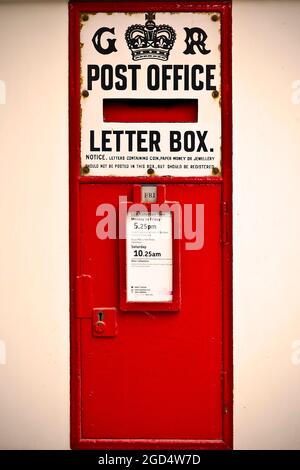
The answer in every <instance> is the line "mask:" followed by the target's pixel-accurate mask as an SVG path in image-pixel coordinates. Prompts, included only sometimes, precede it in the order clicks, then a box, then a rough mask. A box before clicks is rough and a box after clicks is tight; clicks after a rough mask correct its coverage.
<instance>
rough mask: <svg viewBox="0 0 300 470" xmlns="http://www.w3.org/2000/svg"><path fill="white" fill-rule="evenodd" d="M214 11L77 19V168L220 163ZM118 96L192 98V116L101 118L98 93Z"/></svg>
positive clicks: (164, 169)
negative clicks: (194, 111)
mask: <svg viewBox="0 0 300 470" xmlns="http://www.w3.org/2000/svg"><path fill="white" fill-rule="evenodd" d="M213 15H214V14H213V13H204V12H195V13H190V12H178V13H177V12H176V13H167V12H157V13H156V14H155V16H154V17H153V15H151V14H150V16H149V14H147V13H146V12H145V13H130V14H128V13H120V12H116V13H112V14H107V13H96V14H89V15H88V20H87V21H83V19H82V20H81V36H80V41H81V91H82V92H83V95H85V96H81V108H82V121H81V166H82V167H85V171H84V172H83V174H88V175H89V176H96V175H98V176H110V175H111V176H147V175H148V174H149V172H148V173H147V171H148V170H149V169H150V172H152V173H153V172H154V173H155V174H156V175H159V176H166V175H171V176H187V177H188V176H213V175H214V174H217V172H216V171H215V170H214V167H215V168H218V169H219V170H221V107H220V74H221V65H220V61H221V59H220V18H218V20H217V21H213V20H212V17H213ZM214 18H216V15H215V16H214ZM86 92H88V96H87V93H86ZM217 92H218V93H219V94H218V93H217ZM124 98H126V99H139V100H141V99H150V100H153V99H155V100H157V99H158V100H160V99H181V100H184V99H189V100H190V99H194V100H197V108H196V109H197V114H196V116H197V117H196V121H197V122H158V123H157V122H142V123H141V122H118V120H117V119H116V122H105V121H104V117H103V100H105V99H116V100H119V99H124ZM124 120H125V121H126V117H125V119H124V116H122V121H124ZM139 131H140V132H139ZM141 131H142V132H141ZM87 167H88V170H87Z"/></svg>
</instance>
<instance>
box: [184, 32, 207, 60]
mask: <svg viewBox="0 0 300 470" xmlns="http://www.w3.org/2000/svg"><path fill="white" fill-rule="evenodd" d="M184 29H185V32H186V38H185V43H186V49H185V51H183V53H184V54H196V52H195V50H194V47H197V49H198V50H199V52H201V54H209V53H210V50H209V51H208V50H207V49H205V47H206V45H205V41H206V39H207V34H206V32H205V31H204V30H203V29H201V28H184Z"/></svg>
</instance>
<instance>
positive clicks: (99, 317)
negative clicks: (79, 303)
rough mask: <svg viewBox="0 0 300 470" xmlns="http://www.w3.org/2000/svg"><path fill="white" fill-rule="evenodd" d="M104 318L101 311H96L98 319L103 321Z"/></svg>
mask: <svg viewBox="0 0 300 470" xmlns="http://www.w3.org/2000/svg"><path fill="white" fill-rule="evenodd" d="M103 319H104V313H103V312H98V320H99V321H103Z"/></svg>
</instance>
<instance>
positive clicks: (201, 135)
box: [197, 131, 207, 152]
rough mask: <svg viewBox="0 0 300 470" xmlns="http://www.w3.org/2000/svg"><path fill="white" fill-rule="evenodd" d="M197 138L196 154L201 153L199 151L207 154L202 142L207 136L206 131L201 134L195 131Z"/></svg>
mask: <svg viewBox="0 0 300 470" xmlns="http://www.w3.org/2000/svg"><path fill="white" fill-rule="evenodd" d="M197 136H198V139H199V146H198V148H197V152H201V150H203V152H207V147H206V144H205V142H204V141H205V139H206V136H207V131H204V132H203V134H202V133H201V132H200V131H197Z"/></svg>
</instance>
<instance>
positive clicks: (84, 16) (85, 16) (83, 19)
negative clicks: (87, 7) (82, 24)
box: [81, 13, 89, 21]
mask: <svg viewBox="0 0 300 470" xmlns="http://www.w3.org/2000/svg"><path fill="white" fill-rule="evenodd" d="M81 18H82V21H88V19H89V15H87V14H86V13H84V14H83V15H82V17H81Z"/></svg>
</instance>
